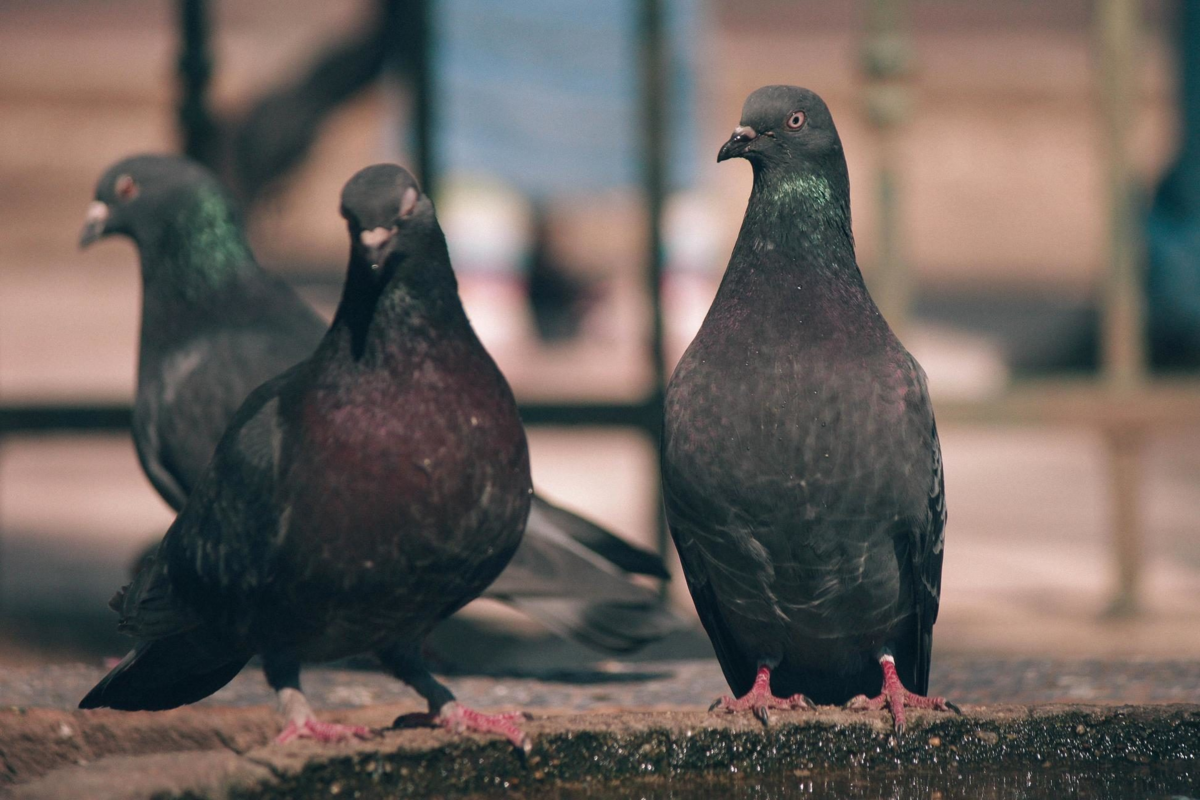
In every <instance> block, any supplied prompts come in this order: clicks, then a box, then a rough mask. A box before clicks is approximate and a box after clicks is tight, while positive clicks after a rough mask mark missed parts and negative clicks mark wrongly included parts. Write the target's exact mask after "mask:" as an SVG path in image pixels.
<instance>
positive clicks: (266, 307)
mask: <svg viewBox="0 0 1200 800" xmlns="http://www.w3.org/2000/svg"><path fill="white" fill-rule="evenodd" d="M111 234H122V235H125V236H128V237H130V238H131V239H133V240H134V242H135V243H136V244H137V246H138V250H139V252H140V255H141V267H142V283H143V291H142V327H141V340H140V345H139V357H138V382H137V397H136V400H135V403H134V414H133V438H134V443H135V446H136V449H137V454H138V459H139V460H140V461H141V464H142V467H143V469H144V470H145V472H146V475H147V476H148V477H149V479H150V482H151V483H152V484H153V485H154V488H155V489H157V490H158V493H159V494H160V495H162V497H163V499H165V500H166V501H167V502H168V503H169V504H170V505H171V506H172V507H173V508H175V509H176V510H179V509H182V508H183V506H184V503H185V502H186V500H187V497H188V495H189V494H190V493H191V491H192V490H193V489H194V488H195V487H196V485H197V484H198V483H199V480H200V476H201V475H202V474H203V472H204V469H205V467H206V466H207V464H208V462H209V459H210V458H211V457H212V454H213V451H214V450H215V449H216V445H217V442H218V440H219V439H220V437H221V434H222V433H223V432H224V431H225V428H226V427H227V426H228V424H229V421H230V420H231V419H232V417H233V414H234V412H235V411H236V410H237V408H238V407H239V406H240V405H241V403H242V401H243V400H245V398H246V395H248V394H249V393H250V391H251V390H252V389H253V388H254V387H256V386H258V385H260V384H262V383H264V382H265V381H267V380H269V379H271V378H274V377H275V376H276V375H279V374H280V373H282V372H283V371H284V370H286V369H288V368H289V367H291V366H293V365H294V364H296V363H298V362H300V361H301V360H303V359H305V358H307V357H308V356H309V355H311V354H312V352H313V350H314V349H315V348H316V346H317V343H318V342H319V341H320V340H321V337H322V335H323V334H324V333H325V330H326V328H327V325H326V323H325V322H324V320H322V319H321V317H319V316H318V315H317V313H316V312H315V311H314V310H313V309H312V308H311V307H310V306H309V305H308V304H306V303H305V302H304V301H303V300H302V299H301V298H300V297H299V296H298V295H297V294H296V293H295V292H294V291H293V290H292V289H291V287H290V286H288V285H287V284H286V283H285V282H284V281H282V280H281V279H279V278H277V277H275V276H273V275H271V274H269V273H267V272H266V271H264V270H263V269H262V268H260V267H259V265H258V264H257V262H256V261H255V259H254V255H253V253H252V252H251V251H250V248H249V246H248V244H247V242H246V237H245V234H244V231H243V228H242V225H241V222H240V220H239V219H238V215H237V213H236V211H235V207H234V204H233V203H232V201H231V200H230V198H229V196H228V194H227V193H226V191H225V190H224V189H223V188H222V186H221V184H220V183H219V182H218V180H217V178H216V177H215V176H214V175H213V174H212V173H211V172H209V171H208V170H207V169H205V168H204V167H201V166H200V165H199V164H196V163H194V162H192V161H189V160H188V159H185V158H182V157H178V156H165V155H140V156H134V157H131V158H127V159H124V160H122V161H119V162H117V163H116V164H114V165H113V166H112V167H110V168H109V169H108V170H107V171H106V172H105V174H104V175H103V176H102V177H101V179H100V181H99V184H98V186H97V189H96V196H95V201H94V202H93V203H92V205H91V207H90V208H89V210H88V214H87V221H86V223H85V226H84V230H83V235H82V237H81V240H80V241H81V244H82V245H83V246H87V245H89V244H91V243H92V242H93V241H95V240H97V239H98V238H100V237H103V236H108V235H111ZM631 575H646V576H650V577H654V578H659V579H664V580H665V579H669V573H668V572H667V569H666V566H665V565H664V564H663V562H662V559H661V558H659V557H658V556H657V555H655V554H652V553H649V552H646V551H644V550H641V549H639V548H636V547H633V546H632V545H630V544H628V543H626V542H625V541H624V540H623V539H621V538H620V537H618V536H615V535H613V534H611V533H609V532H608V531H606V530H604V529H603V528H600V527H599V526H597V525H595V524H593V523H591V522H589V521H588V520H586V519H583V518H582V517H579V516H578V515H576V514H573V513H571V512H569V511H566V510H564V509H562V508H558V507H556V506H554V505H552V504H551V503H549V502H547V501H546V500H544V499H542V498H540V497H537V496H535V497H534V499H533V510H532V512H531V514H530V517H529V526H528V530H527V533H526V536H525V538H524V540H523V542H522V544H521V547H520V548H519V549H518V550H517V553H516V555H515V556H514V557H513V560H512V562H511V564H510V566H509V568H508V571H506V572H505V573H504V574H503V575H502V576H501V579H500V580H499V581H498V582H497V583H496V584H495V585H494V586H493V587H491V588H489V589H488V590H487V591H486V592H485V593H484V596H485V597H492V598H495V599H498V600H501V601H503V602H506V603H509V604H511V605H512V606H514V607H516V608H518V609H520V610H522V611H523V612H525V613H527V614H529V615H530V616H532V617H534V618H535V619H538V620H539V621H541V622H542V623H543V624H545V625H546V626H547V627H549V628H550V629H551V630H553V631H555V632H556V633H559V634H561V635H565V636H569V637H571V638H573V639H575V640H577V641H580V642H582V643H584V644H586V645H589V646H591V647H593V648H596V649H599V650H603V651H606V652H613V653H622V652H628V651H631V650H635V649H637V648H639V647H641V646H643V645H645V644H647V643H649V642H653V641H657V640H658V639H661V638H662V637H663V636H665V635H667V634H668V633H670V632H672V631H674V630H677V629H678V628H679V627H680V626H681V624H682V622H681V620H679V618H678V617H676V616H675V615H673V614H672V613H671V612H669V611H667V610H666V609H664V608H663V607H662V604H661V603H660V601H659V598H658V595H657V593H656V592H654V591H653V590H652V589H651V588H648V587H646V586H642V585H640V584H638V583H637V582H636V581H635V580H633V579H632V578H631Z"/></svg>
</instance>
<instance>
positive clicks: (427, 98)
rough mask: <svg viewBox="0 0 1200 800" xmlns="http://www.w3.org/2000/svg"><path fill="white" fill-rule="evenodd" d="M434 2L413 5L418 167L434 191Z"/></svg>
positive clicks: (428, 190) (419, 0)
mask: <svg viewBox="0 0 1200 800" xmlns="http://www.w3.org/2000/svg"><path fill="white" fill-rule="evenodd" d="M432 6H433V4H432V3H431V2H430V0H417V2H416V3H415V4H414V6H413V20H412V21H413V24H414V27H415V33H416V35H415V36H414V37H413V39H414V44H415V48H414V51H415V52H414V53H413V122H414V125H415V126H416V145H417V153H416V156H417V159H416V160H417V169H418V170H419V171H420V175H421V183H422V185H423V186H424V189H425V194H427V195H429V196H430V197H434V196H435V195H436V192H437V153H436V152H435V150H434V132H433V128H434V114H435V111H436V109H435V102H436V100H435V96H434V95H435V91H436V79H435V77H436V76H435V70H434V65H433V58H434V50H435V47H436V45H435V42H434V29H433V7H432Z"/></svg>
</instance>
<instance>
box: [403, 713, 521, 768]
mask: <svg viewBox="0 0 1200 800" xmlns="http://www.w3.org/2000/svg"><path fill="white" fill-rule="evenodd" d="M527 719H529V715H528V714H524V713H522V712H519V711H518V712H514V713H511V714H482V713H480V712H478V711H476V710H475V709H473V708H467V707H466V706H464V705H462V704H461V703H458V702H453V703H447V704H446V705H444V706H443V707H442V713H440V714H438V715H437V716H434V715H432V714H405V715H404V716H402V717H399V718H398V719H397V720H396V722H395V726H396V727H408V726H411V725H413V724H427V725H437V726H439V727H442V728H445V729H446V730H448V731H450V732H452V733H465V732H467V731H474V732H476V733H498V734H500V735H501V736H503V737H504V738H505V739H508V740H509V741H510V742H512V744H513V747H515V748H517V749H518V750H520V751H521V752H523V753H525V754H526V755H529V752H530V751H531V750H532V749H533V742H531V741H530V740H529V737H528V736H526V735H525V734H524V733H523V732H522V731H521V729H520V728H518V727H517V726H516V725H514V724H513V723H515V722H518V721H523V720H527Z"/></svg>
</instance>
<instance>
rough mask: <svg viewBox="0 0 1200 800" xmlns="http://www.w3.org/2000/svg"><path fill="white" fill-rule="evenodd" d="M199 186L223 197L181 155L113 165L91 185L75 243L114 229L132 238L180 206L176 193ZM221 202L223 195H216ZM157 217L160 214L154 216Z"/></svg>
mask: <svg viewBox="0 0 1200 800" xmlns="http://www.w3.org/2000/svg"><path fill="white" fill-rule="evenodd" d="M204 189H211V190H212V192H211V195H212V196H214V197H221V198H224V190H223V189H222V188H221V186H220V182H219V181H218V180H217V178H216V176H215V175H213V174H212V173H211V172H209V171H208V170H207V169H205V168H204V167H202V166H200V165H199V164H197V163H196V162H194V161H191V160H189V159H187V158H184V157H182V156H172V155H138V156H132V157H130V158H126V159H122V160H121V161H118V162H117V163H116V164H113V165H112V166H111V167H109V168H108V170H107V171H105V173H104V174H103V175H102V176H101V177H100V181H99V182H98V183H97V184H96V195H95V199H94V200H93V201H92V203H91V205H90V206H88V210H87V217H86V218H85V220H84V225H83V232H82V233H81V234H80V237H79V246H80V247H87V246H88V245H90V244H91V243H92V242H94V241H96V240H97V239H101V238H103V237H105V236H110V235H112V234H114V233H119V234H123V235H125V236H130V237H132V238H133V239H135V240H138V239H139V236H140V235H142V234H143V233H146V232H148V231H151V230H153V229H155V228H156V227H159V223H161V222H163V221H165V220H166V219H168V217H167V216H166V215H169V214H170V213H171V210H172V209H174V208H178V207H180V198H184V197H192V196H195V195H197V194H199V193H200V192H201V191H202V190H204ZM222 201H223V202H224V200H222ZM160 218H162V219H160Z"/></svg>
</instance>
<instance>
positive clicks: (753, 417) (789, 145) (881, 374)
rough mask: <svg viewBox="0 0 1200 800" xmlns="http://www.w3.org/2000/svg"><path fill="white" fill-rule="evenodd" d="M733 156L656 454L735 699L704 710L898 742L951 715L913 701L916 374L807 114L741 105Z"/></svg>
mask: <svg viewBox="0 0 1200 800" xmlns="http://www.w3.org/2000/svg"><path fill="white" fill-rule="evenodd" d="M730 158H744V159H746V160H747V161H749V162H750V164H751V166H752V167H753V170H754V185H753V190H752V191H751V194H750V201H749V205H748V207H747V209H746V214H745V218H744V220H743V222H742V227H741V231H740V233H739V234H738V238H737V243H736V244H735V245H734V249H733V254H732V256H731V258H730V260H729V265H728V268H727V269H726V271H725V275H724V278H723V279H722V281H721V285H720V288H719V290H718V292H717V295H716V297H715V299H714V300H713V303H712V307H711V308H710V309H709V312H708V315H707V316H706V318H705V320H704V323H703V325H702V326H701V328H700V330H699V332H698V333H697V334H696V337H695V339H694V340H693V341H692V343H691V345H690V346H689V347H688V349H687V351H686V352H685V354H684V356H683V358H682V359H681V361H680V362H679V365H678V366H677V368H676V369H675V372H674V374H673V375H672V377H671V380H670V383H669V385H668V388H667V394H666V402H665V409H664V438H663V444H662V451H661V460H662V475H663V485H664V495H665V500H666V511H667V519H668V523H669V525H670V529H671V535H672V538H673V539H674V541H675V544H676V545H677V547H678V550H679V554H680V558H681V560H682V564H683V572H684V575H685V578H686V580H687V585H688V589H689V590H690V592H691V595H692V598H693V600H694V602H695V605H696V610H697V611H698V612H699V616H700V619H701V621H702V623H703V625H704V628H705V631H706V632H707V633H708V636H709V638H710V639H711V641H712V643H713V648H714V650H715V651H716V655H717V659H718V660H719V662H720V665H721V669H722V671H723V672H724V674H725V678H726V681H727V682H728V684H729V686H730V688H731V689H732V690H733V691H734V692H735V694H736V695H737V699H734V698H733V697H724V698H721V699H719V700H718V701H717V702H716V703H714V704H713V709H714V710H715V709H719V708H723V709H724V710H725V711H727V712H740V711H751V712H752V713H754V714H755V715H756V716H757V717H758V718H759V719H760V720H762V721H763V723H764V724H766V722H767V721H768V719H769V712H768V709H774V708H780V709H802V708H807V707H810V706H811V703H813V702H815V703H820V704H831V703H850V705H851V706H852V707H859V708H871V709H882V708H883V707H884V706H885V705H886V706H887V707H888V708H889V709H890V711H891V713H892V715H893V717H894V721H895V724H896V727H897V729H898V730H903V726H904V724H905V707H906V706H907V707H910V708H912V707H917V708H936V709H946V708H949V707H950V704H949V703H947V702H946V701H945V700H944V699H942V698H927V697H924V696H922V695H924V694H925V693H926V692H927V689H928V681H929V659H930V651H931V647H932V633H933V624H934V621H935V620H936V618H937V612H938V597H939V593H940V587H941V571H942V547H943V543H944V534H945V525H946V506H945V497H944V493H943V487H942V461H941V454H940V447H939V444H938V436H937V428H936V426H935V424H934V417H933V409H932V406H931V405H930V400H929V393H928V390H927V388H926V381H925V375H924V373H923V372H922V370H921V367H920V366H919V365H918V364H917V362H916V360H915V359H913V357H912V356H911V355H909V353H908V352H907V351H906V350H905V349H904V347H903V346H902V345H901V344H900V342H899V341H898V340H897V338H896V336H895V335H894V334H893V333H892V331H891V329H890V328H889V327H888V325H887V323H886V322H885V321H884V319H883V317H882V316H881V315H880V313H879V310H878V308H876V306H875V304H874V303H873V302H872V300H871V297H870V295H869V294H868V293H867V289H866V286H865V285H864V283H863V279H862V275H861V274H860V272H859V269H858V265H857V263H856V261H855V255H854V239H853V236H852V234H851V229H850V186H849V178H848V175H847V170H846V159H845V155H844V153H843V151H842V145H841V141H840V139H839V137H838V133H837V129H836V128H835V127H834V124H833V118H832V116H831V115H830V112H829V109H828V108H827V107H826V105H825V103H824V102H823V101H822V100H821V98H820V97H818V96H817V95H816V94H814V93H813V92H811V91H808V90H806V89H801V88H796V87H791V86H767V87H765V88H762V89H759V90H757V91H755V92H754V93H753V94H751V95H750V96H749V98H748V99H747V100H746V104H745V106H744V108H743V110H742V118H741V124H740V125H738V126H737V127H736V128H735V129H734V131H733V136H732V137H731V138H730V139H729V141H728V142H726V143H725V144H724V146H722V147H721V150H720V153H719V155H718V156H717V161H718V162H720V161H725V160H726V159H730ZM880 687H882V688H881V690H880V691H879V692H878V693H876V691H875V690H877V689H880ZM910 689H911V690H910ZM868 695H875V696H874V697H871V698H870V699H868Z"/></svg>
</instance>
